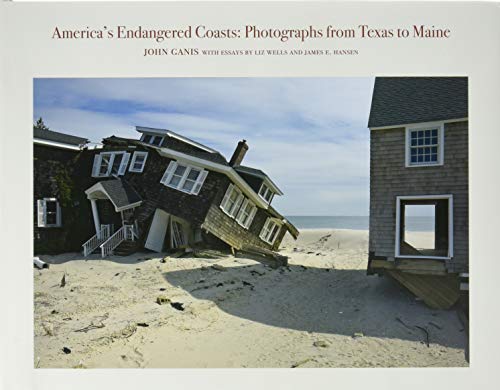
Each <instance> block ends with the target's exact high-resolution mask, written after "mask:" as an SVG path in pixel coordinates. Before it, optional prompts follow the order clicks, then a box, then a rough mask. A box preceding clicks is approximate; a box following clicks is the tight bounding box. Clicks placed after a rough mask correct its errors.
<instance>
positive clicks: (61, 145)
mask: <svg viewBox="0 0 500 390" xmlns="http://www.w3.org/2000/svg"><path fill="white" fill-rule="evenodd" d="M33 142H34V143H35V144H40V145H47V146H53V147H55V148H61V149H70V150H78V151H80V150H82V148H81V147H80V146H75V145H70V144H65V143H62V142H55V141H47V140H44V139H40V138H33Z"/></svg>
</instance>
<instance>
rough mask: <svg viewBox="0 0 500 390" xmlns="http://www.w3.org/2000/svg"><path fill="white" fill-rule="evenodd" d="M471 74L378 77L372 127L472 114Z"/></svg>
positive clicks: (369, 122)
mask: <svg viewBox="0 0 500 390" xmlns="http://www.w3.org/2000/svg"><path fill="white" fill-rule="evenodd" d="M467 84H468V83H467V77H377V78H376V79H375V86H374V88H373V96H372V104H371V110H370V119H369V121H368V127H369V128H374V127H386V126H392V125H404V124H410V123H421V122H432V121H439V120H447V119H459V118H466V117H468V88H467Z"/></svg>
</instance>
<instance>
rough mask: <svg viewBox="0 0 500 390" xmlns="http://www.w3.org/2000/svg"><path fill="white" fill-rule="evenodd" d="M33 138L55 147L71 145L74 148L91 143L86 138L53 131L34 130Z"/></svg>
mask: <svg viewBox="0 0 500 390" xmlns="http://www.w3.org/2000/svg"><path fill="white" fill-rule="evenodd" d="M33 138H34V139H35V141H36V140H43V141H48V144H50V143H54V144H53V146H58V144H60V145H59V146H63V145H69V146H73V147H80V146H82V145H85V144H87V143H89V142H90V141H89V140H88V139H86V138H82V137H77V136H75V135H71V134H65V133H59V132H57V131H52V130H43V129H39V128H36V127H35V128H33Z"/></svg>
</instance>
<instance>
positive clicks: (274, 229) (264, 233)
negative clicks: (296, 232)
mask: <svg viewBox="0 0 500 390" xmlns="http://www.w3.org/2000/svg"><path fill="white" fill-rule="evenodd" d="M280 228H281V224H280V223H279V222H278V221H277V220H276V219H274V218H267V220H266V223H265V224H264V227H263V228H262V230H261V232H260V236H259V237H260V238H261V239H262V240H263V241H265V242H267V243H268V244H270V245H273V244H274V241H275V240H276V237H277V236H278V232H279V231H280Z"/></svg>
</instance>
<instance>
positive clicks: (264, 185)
mask: <svg viewBox="0 0 500 390" xmlns="http://www.w3.org/2000/svg"><path fill="white" fill-rule="evenodd" d="M262 187H266V191H265V192H264V196H263V195H261V193H260V192H261V191H262ZM268 192H270V193H271V197H270V198H269V200H267V199H266V198H265V195H266V194H267V193H268ZM258 194H259V196H260V197H261V198H262V199H263V200H264V202H266V203H267V204H271V202H272V201H273V198H274V194H275V192H274V191H273V190H272V189H271V187H269V186H268V185H267V184H266V183H265V182H262V184H261V185H260V188H259V192H258Z"/></svg>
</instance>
